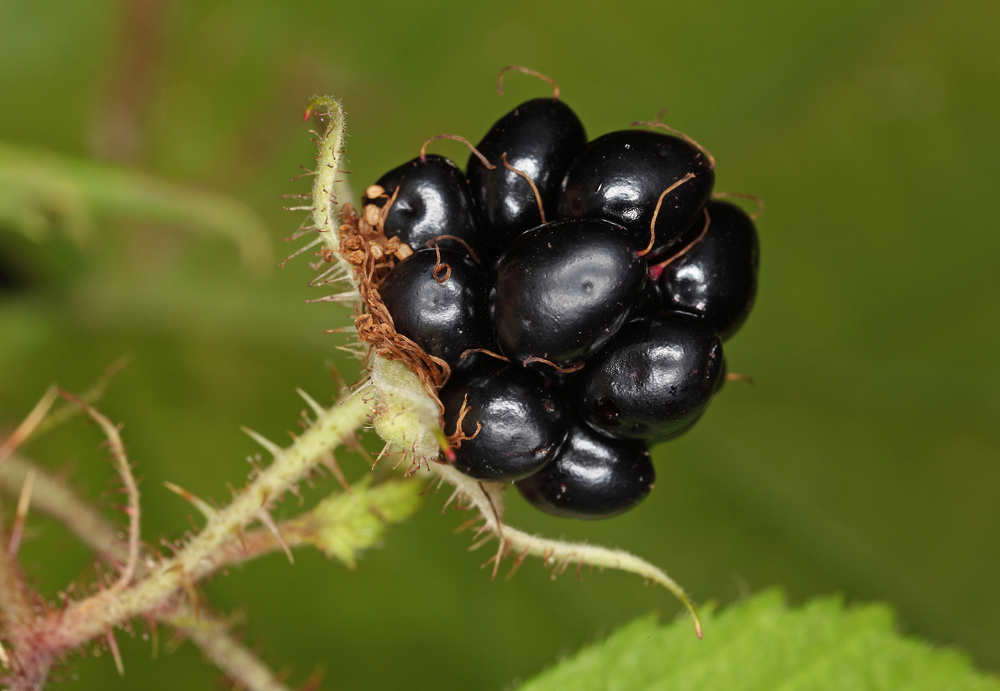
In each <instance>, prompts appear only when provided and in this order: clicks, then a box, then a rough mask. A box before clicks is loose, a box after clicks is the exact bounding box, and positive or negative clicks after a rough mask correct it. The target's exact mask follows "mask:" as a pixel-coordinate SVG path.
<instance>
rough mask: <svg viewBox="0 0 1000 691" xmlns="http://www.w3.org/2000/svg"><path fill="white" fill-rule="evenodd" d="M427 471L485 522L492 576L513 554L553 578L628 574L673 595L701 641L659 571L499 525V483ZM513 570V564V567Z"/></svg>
mask: <svg viewBox="0 0 1000 691" xmlns="http://www.w3.org/2000/svg"><path fill="white" fill-rule="evenodd" d="M431 469H432V471H433V472H435V473H437V474H438V475H439V476H440V477H442V478H443V479H444V481H445V482H447V483H448V484H450V485H452V486H454V487H455V491H456V492H457V493H459V494H460V495H461V496H462V497H464V498H465V499H466V500H467V501H468V502H469V503H471V504H472V505H473V506H474V507H475V508H476V509H477V510H478V511H479V513H480V515H481V516H482V517H483V520H485V521H486V525H485V528H486V529H487V530H489V531H490V532H491V533H492V534H493V535H494V536H495V537H496V538H497V539H498V540H499V542H500V545H499V547H498V549H497V553H496V555H495V556H494V557H493V558H492V559H491V560H490V561H488V562H486V563H487V564H489V563H491V562H492V563H493V575H494V576H495V575H496V573H497V570H498V568H499V566H500V561H501V560H502V559H503V558H504V557H505V556H506V555H508V554H510V553H514V554H517V555H518V558H519V559H520V558H522V555H525V554H527V555H531V556H535V557H541V558H542V559H543V560H544V563H545V564H546V565H547V566H551V567H552V568H553V572H552V574H553V578H554V577H555V576H556V575H558V573H561V572H562V570H563V569H565V568H566V566H567V565H569V564H577V565H582V566H597V567H607V568H612V569H619V570H621V571H629V572H631V573H634V574H636V575H639V576H642V577H643V578H645V579H647V580H649V581H651V582H653V583H659V584H660V585H662V586H663V587H665V588H666V589H667V590H669V591H670V592H671V593H673V594H674V596H675V597H676V598H677V599H678V600H680V601H681V602H682V603H683V604H684V606H685V607H686V608H687V610H688V612H690V613H691V617H692V618H693V619H694V628H695V633H696V634H697V635H698V638H701V619H700V618H699V616H698V611H697V609H695V606H694V603H693V602H692V601H691V598H690V597H688V595H687V593H685V592H684V589H683V588H681V587H680V585H678V584H677V582H676V581H674V579H672V578H670V576H668V575H667V574H666V573H664V572H663V571H662V570H661V569H659V568H657V567H656V566H654V565H652V564H650V563H649V562H647V561H645V560H644V559H640V558H639V557H637V556H635V555H633V554H629V553H628V552H625V551H623V550H617V549H608V548H607V547H600V546H596V545H586V544H582V543H571V542H563V541H561V540H550V539H548V538H543V537H538V536H536V535H529V534H528V533H526V532H524V531H522V530H518V529H516V528H512V527H510V526H509V525H506V524H505V523H504V522H503V499H502V495H501V491H502V489H503V485H502V484H501V483H481V482H478V481H477V480H474V479H472V478H470V477H468V476H466V475H463V474H462V473H460V472H459V471H458V470H456V469H455V468H454V467H452V466H450V465H445V464H440V463H433V464H431ZM516 566H517V564H515V567H516Z"/></svg>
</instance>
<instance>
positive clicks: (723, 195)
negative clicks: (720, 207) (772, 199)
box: [712, 192, 764, 221]
mask: <svg viewBox="0 0 1000 691" xmlns="http://www.w3.org/2000/svg"><path fill="white" fill-rule="evenodd" d="M731 197H735V198H736V199H749V200H750V201H752V202H753V203H754V204H756V205H757V210H756V211H755V212H753V213H752V214H750V220H751V221H756V220H757V219H758V218H760V217H761V216H763V215H764V200H763V199H761V198H760V197H758V196H757V195H756V194H743V193H742V192H712V199H729V198H731Z"/></svg>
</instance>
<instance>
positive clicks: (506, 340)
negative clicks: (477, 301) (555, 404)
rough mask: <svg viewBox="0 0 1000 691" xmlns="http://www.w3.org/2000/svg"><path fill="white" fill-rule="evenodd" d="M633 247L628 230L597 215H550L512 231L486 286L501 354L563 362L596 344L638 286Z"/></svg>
mask: <svg viewBox="0 0 1000 691" xmlns="http://www.w3.org/2000/svg"><path fill="white" fill-rule="evenodd" d="M640 249H641V246H640V245H639V242H638V241H636V240H635V238H634V237H633V236H632V235H631V234H630V233H629V232H628V231H626V230H625V229H624V228H622V227H621V226H617V225H615V224H614V223H609V222H607V221H602V220H600V219H578V220H569V221H554V222H552V223H549V224H547V225H544V226H539V227H537V228H534V229H532V230H529V231H528V232H526V233H523V234H522V235H520V236H518V238H517V239H516V240H515V241H514V242H513V243H512V244H511V245H510V247H508V248H507V251H506V252H505V254H504V255H503V256H502V257H501V258H500V261H499V262H498V263H497V274H496V283H495V285H494V287H493V288H492V289H491V292H492V293H493V295H492V296H491V297H492V299H493V311H494V319H495V322H494V323H495V326H496V336H497V341H498V342H499V344H500V348H501V349H502V350H503V352H504V354H505V355H506V356H507V357H509V358H510V359H511V360H513V361H515V362H519V363H524V362H525V360H526V359H528V358H532V357H535V358H543V359H545V360H548V361H550V362H552V363H554V364H557V365H560V366H567V365H571V364H575V363H579V362H581V361H583V360H585V359H586V358H588V357H590V356H591V355H593V354H594V353H596V352H597V351H598V350H600V349H601V348H602V347H603V346H604V344H605V343H607V342H608V341H609V340H610V339H611V338H612V337H613V336H614V335H615V333H616V332H617V331H618V329H619V328H621V326H622V325H623V324H624V323H625V321H626V320H627V319H628V316H629V314H630V313H631V311H632V309H633V307H634V305H635V302H636V300H637V299H638V296H639V294H640V292H641V291H642V288H643V284H644V283H645V280H646V262H645V260H644V259H643V258H642V257H639V256H638V255H637V251H638V250H640Z"/></svg>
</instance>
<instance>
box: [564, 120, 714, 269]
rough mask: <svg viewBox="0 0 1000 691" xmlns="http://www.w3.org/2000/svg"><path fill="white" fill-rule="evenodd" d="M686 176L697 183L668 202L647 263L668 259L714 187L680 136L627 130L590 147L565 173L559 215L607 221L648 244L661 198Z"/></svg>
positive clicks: (707, 168)
mask: <svg viewBox="0 0 1000 691" xmlns="http://www.w3.org/2000/svg"><path fill="white" fill-rule="evenodd" d="M688 173H693V174H694V178H692V179H691V180H688V181H687V182H685V183H684V184H682V185H680V186H679V187H677V188H676V189H674V190H673V191H672V192H670V193H669V194H667V195H666V197H664V199H663V203H662V205H661V207H660V213H659V214H658V215H657V218H656V242H655V245H654V249H653V252H652V253H651V254H650V256H649V258H651V259H652V258H654V257H656V256H660V255H665V254H666V253H667V252H669V251H670V250H671V249H673V248H674V247H675V246H676V245H677V242H678V238H679V237H680V235H681V234H682V233H683V232H684V231H685V230H687V228H688V227H690V226H691V224H692V223H694V221H695V219H697V218H698V215H699V214H700V213H701V210H702V209H703V208H704V207H705V204H706V203H707V202H708V199H709V197H710V196H711V194H712V186H713V185H714V184H715V172H714V171H713V170H712V167H711V164H710V163H709V161H708V159H707V158H706V157H705V155H704V154H703V153H702V152H701V151H699V150H698V149H697V148H695V147H694V146H692V145H691V144H689V143H688V142H686V141H685V140H683V139H681V138H679V137H673V136H670V135H667V134H661V133H659V132H649V131H646V130H623V131H619V132H611V133H609V134H605V135H604V136H602V137H598V138H597V139H595V140H594V141H592V142H590V144H588V145H587V148H586V149H585V150H584V152H583V153H582V154H581V155H580V157H579V158H578V159H577V160H576V161H575V162H574V163H573V165H571V166H570V168H569V171H568V172H567V173H566V179H565V182H564V191H563V193H562V196H561V198H560V201H559V216H560V217H562V218H603V219H606V220H608V221H612V222H614V223H618V224H620V225H623V226H625V227H626V228H628V229H630V230H632V231H633V232H635V233H639V234H641V235H642V237H643V238H644V239H645V241H646V242H648V241H649V230H650V224H651V223H652V220H653V212H654V211H655V209H656V203H657V200H658V199H659V198H660V195H661V193H662V192H663V191H664V190H665V189H667V188H668V187H670V186H671V185H672V184H674V183H675V182H677V181H679V180H681V179H682V178H683V177H684V176H685V175H687V174H688ZM644 246H645V245H644Z"/></svg>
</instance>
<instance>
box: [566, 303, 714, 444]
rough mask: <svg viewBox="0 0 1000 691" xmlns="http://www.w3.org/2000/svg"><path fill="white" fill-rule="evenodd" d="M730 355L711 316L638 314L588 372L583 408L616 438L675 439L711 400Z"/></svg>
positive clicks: (581, 389)
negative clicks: (724, 357) (724, 352)
mask: <svg viewBox="0 0 1000 691" xmlns="http://www.w3.org/2000/svg"><path fill="white" fill-rule="evenodd" d="M722 362H723V360H722V342H721V341H720V340H719V337H718V336H717V335H716V333H715V331H714V330H712V327H711V326H709V325H708V324H707V323H705V321H704V320H703V319H701V318H699V317H695V316H692V315H687V314H681V313H667V314H664V315H662V316H657V317H646V318H642V319H636V320H634V321H632V322H629V323H628V324H626V325H625V326H624V327H622V329H621V330H620V331H619V332H618V335H617V336H616V337H615V338H614V340H612V341H611V342H610V343H609V344H608V345H607V347H606V348H605V349H604V350H603V351H601V352H600V353H599V354H598V355H597V356H595V357H594V358H592V359H591V360H588V361H587V366H586V367H585V368H584V369H583V370H581V371H580V373H579V380H578V382H579V383H578V395H579V404H580V409H579V412H580V414H581V415H582V416H583V417H584V419H585V420H586V421H587V423H588V424H589V425H590V426H591V427H593V428H594V429H596V430H598V431H599V432H602V433H604V434H607V435H609V436H612V437H617V438H622V439H646V440H648V441H650V442H655V441H661V440H663V439H667V438H669V437H671V436H673V435H675V434H677V433H679V432H681V431H683V430H684V429H685V428H687V427H688V426H689V425H691V424H693V423H694V421H695V420H696V419H697V418H698V416H699V415H701V413H702V412H703V411H704V410H705V408H706V407H707V406H708V403H709V401H710V400H711V399H712V394H713V393H714V392H715V388H716V384H717V383H718V379H719V376H720V375H721V371H722Z"/></svg>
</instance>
